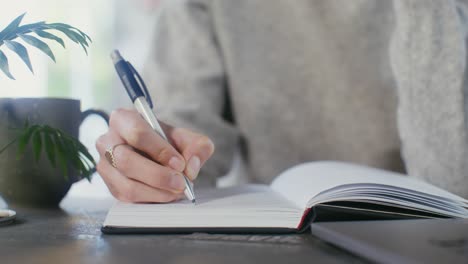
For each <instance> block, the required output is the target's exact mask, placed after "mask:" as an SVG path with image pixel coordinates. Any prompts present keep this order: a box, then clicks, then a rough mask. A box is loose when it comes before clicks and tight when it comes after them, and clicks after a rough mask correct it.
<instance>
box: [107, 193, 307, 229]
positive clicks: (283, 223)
mask: <svg viewBox="0 0 468 264" xmlns="http://www.w3.org/2000/svg"><path fill="white" fill-rule="evenodd" d="M196 194H197V204H196V205H193V204H192V203H191V202H190V201H187V200H181V201H179V202H175V203H169V204H129V203H121V202H118V203H116V204H115V205H114V206H113V207H112V208H111V210H110V211H109V213H108V215H107V217H106V220H105V222H104V226H118V227H158V228H165V227H167V228H168V227H181V228H182V227H213V228H216V227H218V228H220V227H287V228H295V227H296V226H297V225H298V223H299V222H300V218H301V216H302V209H299V208H295V206H294V205H293V204H292V203H290V202H289V201H288V200H287V199H284V198H283V197H281V196H280V195H279V194H277V193H275V192H273V191H272V190H271V189H270V188H269V187H268V186H263V185H246V186H238V187H231V188H220V189H210V190H197V191H196Z"/></svg>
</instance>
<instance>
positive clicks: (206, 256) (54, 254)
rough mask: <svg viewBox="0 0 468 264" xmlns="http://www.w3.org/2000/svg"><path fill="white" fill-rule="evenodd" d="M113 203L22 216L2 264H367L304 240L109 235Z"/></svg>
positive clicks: (27, 211)
mask: <svg viewBox="0 0 468 264" xmlns="http://www.w3.org/2000/svg"><path fill="white" fill-rule="evenodd" d="M111 203H112V201H110V200H99V199H72V200H70V199H69V200H67V201H66V202H62V205H61V208H57V209H31V208H25V207H19V206H10V207H11V209H13V210H16V212H17V213H18V219H17V221H16V223H15V224H13V225H10V226H4V227H0V263H2V264H3V263H47V264H49V263H204V264H210V263H237V264H239V263H270V264H273V263H304V262H308V263H363V262H364V260H362V259H360V258H359V257H356V256H353V255H351V254H349V253H346V252H344V251H342V250H340V249H338V248H336V247H333V246H331V245H329V244H326V243H324V242H322V241H320V240H318V239H316V238H314V237H313V236H311V235H310V234H309V233H307V234H301V235H215V234H211V235H210V234H204V233H196V234H190V235H105V234H103V233H101V231H100V228H101V224H102V223H103V221H104V218H105V215H106V212H107V210H108V208H109V206H110V205H111Z"/></svg>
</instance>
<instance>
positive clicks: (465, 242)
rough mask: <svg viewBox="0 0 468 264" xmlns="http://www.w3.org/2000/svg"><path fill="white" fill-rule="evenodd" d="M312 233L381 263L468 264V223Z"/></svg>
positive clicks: (391, 223)
mask: <svg viewBox="0 0 468 264" xmlns="http://www.w3.org/2000/svg"><path fill="white" fill-rule="evenodd" d="M311 231H312V234H313V235H314V236H316V237H318V238H320V239H322V240H325V241H326V242H328V243H331V244H333V245H335V246H338V247H340V248H343V249H345V250H347V251H350V252H351V253H353V254H356V255H358V256H362V257H364V258H367V259H369V260H371V261H374V262H377V263H468V219H424V220H421V219H420V220H386V221H355V222H322V223H313V224H312V225H311Z"/></svg>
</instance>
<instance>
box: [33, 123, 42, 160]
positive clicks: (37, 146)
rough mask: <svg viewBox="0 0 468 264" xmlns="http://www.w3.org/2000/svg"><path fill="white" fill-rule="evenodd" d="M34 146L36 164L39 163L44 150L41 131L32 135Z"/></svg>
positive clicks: (38, 130)
mask: <svg viewBox="0 0 468 264" xmlns="http://www.w3.org/2000/svg"><path fill="white" fill-rule="evenodd" d="M32 145H33V153H34V158H35V160H36V162H38V161H39V159H40V158H41V150H42V135H41V130H40V129H37V130H36V131H35V132H34V134H33V135H32Z"/></svg>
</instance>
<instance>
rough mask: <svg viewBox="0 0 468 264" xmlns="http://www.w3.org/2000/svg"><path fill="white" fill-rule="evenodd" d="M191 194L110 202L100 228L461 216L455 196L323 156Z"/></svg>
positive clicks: (463, 205)
mask: <svg viewBox="0 0 468 264" xmlns="http://www.w3.org/2000/svg"><path fill="white" fill-rule="evenodd" d="M196 194H197V204H196V205H193V204H192V203H191V202H190V201H187V200H183V201H179V202H175V203H170V204H128V203H121V202H117V203H116V204H115V205H114V206H113V207H112V208H111V209H110V211H109V213H108V215H107V217H106V220H105V222H104V224H103V228H102V231H103V232H105V233H146V232H157V233H159V232H161V233H173V232H180V233H184V232H233V233H246V232H248V233H262V232H275V233H283V232H286V233H287V232H300V231H303V230H304V229H305V228H307V227H308V226H309V223H310V222H313V221H320V220H325V221H326V220H334V221H336V220H363V219H401V218H418V217H420V218H441V217H454V218H468V201H467V200H465V199H463V198H462V197H459V196H457V195H454V194H452V193H449V192H447V191H444V190H442V189H440V188H437V187H435V186H432V185H430V184H427V183H424V182H421V181H417V180H415V179H413V178H410V177H407V176H404V175H401V174H397V173H393V172H388V171H383V170H379V169H373V168H368V167H364V166H358V165H352V164H347V163H341V162H331V161H326V162H312V163H306V164H302V165H298V166H295V167H293V168H291V169H288V170H287V171H285V172H283V173H282V174H281V175H280V176H278V177H277V178H276V179H275V181H274V182H273V183H272V184H271V185H270V186H266V185H245V186H239V187H230V188H221V189H210V190H200V191H197V192H196Z"/></svg>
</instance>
